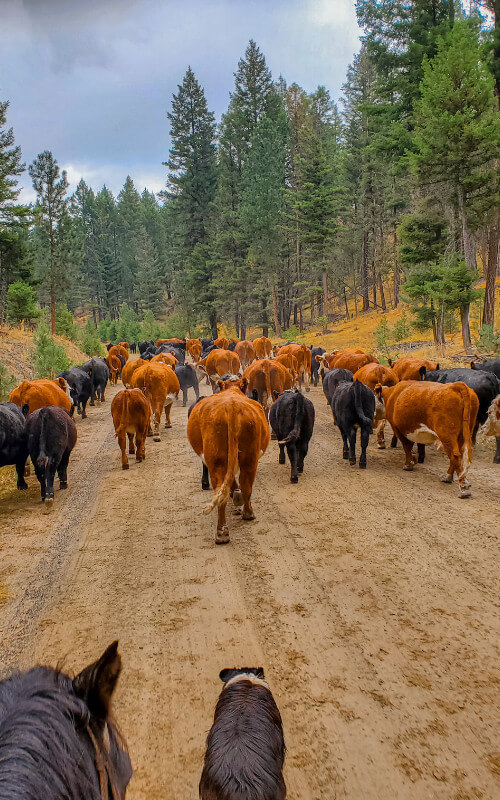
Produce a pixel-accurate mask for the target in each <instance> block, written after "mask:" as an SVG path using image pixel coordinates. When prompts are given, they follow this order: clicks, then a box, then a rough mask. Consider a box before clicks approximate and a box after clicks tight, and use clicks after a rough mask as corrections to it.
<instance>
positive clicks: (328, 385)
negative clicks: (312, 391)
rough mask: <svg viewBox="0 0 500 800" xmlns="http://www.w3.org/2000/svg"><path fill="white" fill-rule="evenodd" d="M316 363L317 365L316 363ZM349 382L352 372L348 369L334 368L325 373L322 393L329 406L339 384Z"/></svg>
mask: <svg viewBox="0 0 500 800" xmlns="http://www.w3.org/2000/svg"><path fill="white" fill-rule="evenodd" d="M316 363H317V364H318V362H316ZM318 366H319V364H318ZM350 381H352V372H351V371H350V370H348V369H336V368H334V369H330V370H328V372H325V377H324V378H323V393H324V395H325V397H326V402H327V403H328V405H329V406H331V405H332V400H333V395H334V394H335V390H336V389H337V386H338V385H339V383H343V382H347V383H349V382H350ZM332 410H333V408H332Z"/></svg>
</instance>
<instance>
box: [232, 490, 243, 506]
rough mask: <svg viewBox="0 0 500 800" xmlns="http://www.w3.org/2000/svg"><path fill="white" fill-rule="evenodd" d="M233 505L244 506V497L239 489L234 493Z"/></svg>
mask: <svg viewBox="0 0 500 800" xmlns="http://www.w3.org/2000/svg"><path fill="white" fill-rule="evenodd" d="M233 503H234V505H235V506H242V505H243V495H242V494H241V491H240V490H239V489H235V490H234V492H233Z"/></svg>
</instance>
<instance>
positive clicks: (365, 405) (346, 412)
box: [325, 376, 376, 469]
mask: <svg viewBox="0 0 500 800" xmlns="http://www.w3.org/2000/svg"><path fill="white" fill-rule="evenodd" d="M325 377H326V376H325ZM331 405H332V411H333V416H334V419H335V424H336V425H337V426H338V428H339V430H340V433H341V435H342V441H343V443H344V447H343V452H342V455H343V457H344V458H345V459H349V463H350V464H351V465H352V466H354V465H355V464H356V432H357V429H358V428H359V431H360V444H361V455H360V457H359V466H360V469H365V468H366V448H367V447H368V441H369V438H370V433H373V420H374V417H375V408H376V399H375V394H374V393H373V392H372V390H371V389H369V388H368V386H365V384H364V383H360V382H359V381H354V382H351V381H345V382H341V383H339V385H338V386H337V388H336V390H335V392H334V395H333V398H332V403H331Z"/></svg>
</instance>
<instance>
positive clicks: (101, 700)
mask: <svg viewBox="0 0 500 800" xmlns="http://www.w3.org/2000/svg"><path fill="white" fill-rule="evenodd" d="M121 668H122V660H121V657H120V654H119V652H118V642H117V641H114V642H113V643H112V644H110V645H109V647H108V648H107V649H106V650H105V651H104V653H103V654H102V656H101V657H100V658H99V659H98V660H97V661H95V662H94V663H93V664H89V666H88V667H85V669H84V670H82V672H80V674H79V675H77V676H76V678H73V689H74V692H75V694H76V695H77V696H78V697H80V698H81V700H83V701H84V702H85V703H86V705H87V707H88V709H89V711H90V712H91V714H92V715H93V716H94V717H97V719H99V720H101V721H102V722H105V721H106V719H107V717H108V713H109V706H110V703H111V697H112V695H113V692H114V690H115V687H116V684H117V681H118V678H119V675H120V672H121Z"/></svg>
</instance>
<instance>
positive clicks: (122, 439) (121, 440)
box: [117, 433, 128, 469]
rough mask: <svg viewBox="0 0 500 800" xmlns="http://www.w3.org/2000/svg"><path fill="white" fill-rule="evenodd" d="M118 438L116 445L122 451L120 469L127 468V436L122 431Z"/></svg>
mask: <svg viewBox="0 0 500 800" xmlns="http://www.w3.org/2000/svg"><path fill="white" fill-rule="evenodd" d="M117 438H118V447H119V448H120V450H121V453H122V469H128V458H127V437H126V435H125V434H124V433H123V434H121V435H120V436H118V437H117Z"/></svg>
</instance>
